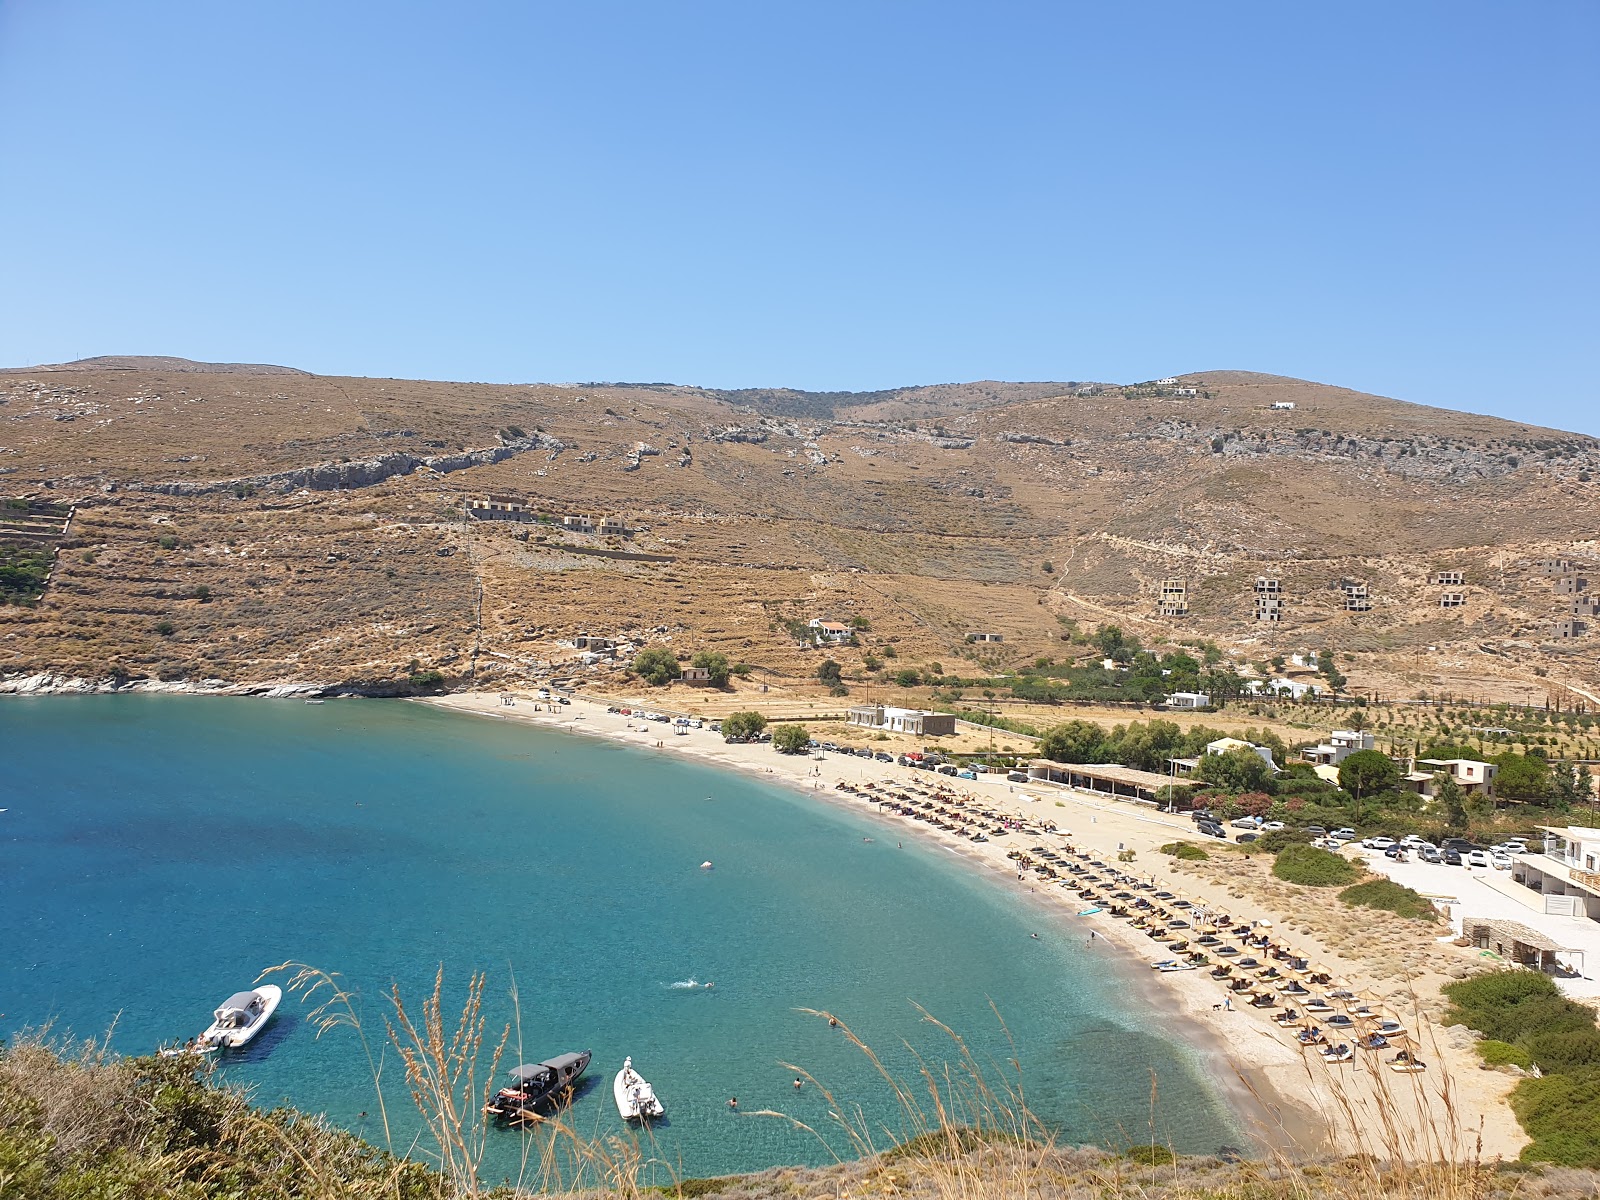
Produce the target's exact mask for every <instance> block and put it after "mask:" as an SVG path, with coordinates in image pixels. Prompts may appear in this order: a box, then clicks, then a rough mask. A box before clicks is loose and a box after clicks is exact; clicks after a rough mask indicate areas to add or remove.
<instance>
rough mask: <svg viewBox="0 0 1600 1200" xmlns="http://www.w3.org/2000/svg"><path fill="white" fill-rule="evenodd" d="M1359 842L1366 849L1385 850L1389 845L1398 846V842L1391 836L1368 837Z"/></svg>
mask: <svg viewBox="0 0 1600 1200" xmlns="http://www.w3.org/2000/svg"><path fill="white" fill-rule="evenodd" d="M1361 844H1362V845H1363V846H1364V847H1366V848H1367V849H1368V850H1387V849H1388V848H1389V847H1390V846H1398V845H1399V844H1400V843H1399V842H1397V841H1395V840H1394V839H1393V838H1392V837H1370V838H1368V839H1367V840H1366V841H1364V842H1362V843H1361Z"/></svg>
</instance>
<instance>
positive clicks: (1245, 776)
mask: <svg viewBox="0 0 1600 1200" xmlns="http://www.w3.org/2000/svg"><path fill="white" fill-rule="evenodd" d="M1195 774H1196V775H1198V776H1199V777H1200V778H1201V779H1204V780H1205V781H1206V782H1207V783H1214V784H1216V785H1217V786H1218V787H1222V788H1226V789H1227V790H1228V791H1230V792H1259V791H1261V790H1262V789H1263V788H1265V787H1266V786H1267V783H1268V781H1269V780H1270V779H1271V778H1272V772H1271V769H1270V768H1269V767H1268V766H1267V764H1266V762H1265V761H1264V760H1263V759H1262V757H1261V756H1260V755H1259V754H1257V753H1256V752H1255V751H1254V750H1252V749H1250V748H1249V747H1248V746H1235V747H1234V748H1233V749H1232V750H1225V751H1223V753H1221V754H1202V755H1201V756H1200V764H1199V766H1197V767H1196V768H1195Z"/></svg>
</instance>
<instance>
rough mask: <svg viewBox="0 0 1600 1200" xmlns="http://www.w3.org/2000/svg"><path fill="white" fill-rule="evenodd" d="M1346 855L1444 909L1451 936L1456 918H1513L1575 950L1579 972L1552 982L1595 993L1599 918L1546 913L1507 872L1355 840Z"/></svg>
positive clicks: (1580, 993)
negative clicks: (1392, 852) (1403, 857)
mask: <svg viewBox="0 0 1600 1200" xmlns="http://www.w3.org/2000/svg"><path fill="white" fill-rule="evenodd" d="M1346 853H1347V854H1348V855H1350V856H1351V857H1355V856H1357V855H1359V856H1360V857H1362V858H1364V859H1365V860H1366V862H1367V866H1368V867H1369V868H1371V869H1372V870H1373V871H1375V872H1377V873H1379V874H1381V875H1385V876H1387V877H1388V878H1390V879H1392V880H1394V881H1395V882H1396V883H1399V884H1404V885H1405V886H1406V887H1408V888H1411V889H1412V890H1413V891H1416V892H1420V893H1421V894H1422V895H1424V896H1426V897H1428V898H1429V899H1430V900H1433V901H1434V902H1435V903H1436V904H1438V905H1439V906H1441V907H1447V908H1448V911H1449V915H1450V926H1451V931H1452V935H1453V936H1459V935H1460V933H1461V921H1462V918H1463V917H1469V916H1470V917H1479V918H1486V919H1488V920H1494V921H1515V922H1517V923H1519V924H1522V925H1526V926H1527V927H1528V928H1530V929H1533V930H1537V931H1538V932H1539V933H1542V934H1544V935H1545V936H1547V937H1549V938H1551V939H1552V940H1553V941H1555V942H1558V943H1560V944H1561V945H1562V946H1570V947H1572V948H1574V949H1576V950H1581V951H1582V952H1583V956H1582V957H1581V958H1576V959H1574V960H1573V961H1574V965H1575V966H1577V967H1578V968H1579V969H1581V970H1582V971H1583V974H1582V975H1581V976H1579V977H1576V978H1557V980H1556V982H1557V984H1558V985H1559V986H1560V988H1561V990H1562V991H1563V992H1565V993H1566V994H1567V995H1569V996H1574V997H1595V996H1600V979H1597V978H1595V975H1596V972H1597V971H1600V921H1591V920H1590V919H1589V918H1587V917H1568V916H1558V915H1555V914H1551V913H1546V912H1545V911H1544V897H1543V896H1541V895H1540V894H1539V893H1538V892H1535V891H1534V890H1533V889H1531V888H1525V887H1523V886H1522V885H1521V884H1519V883H1516V882H1514V881H1513V880H1512V878H1511V873H1510V872H1509V871H1497V870H1494V869H1493V868H1484V867H1447V866H1444V865H1443V864H1436V863H1425V862H1419V861H1417V860H1416V859H1412V860H1410V861H1409V862H1396V861H1395V860H1394V859H1391V858H1385V857H1384V856H1383V852H1382V851H1380V850H1363V849H1361V847H1360V844H1359V843H1354V844H1352V845H1351V846H1349V847H1348V848H1347V850H1346ZM1524 894H1525V895H1524Z"/></svg>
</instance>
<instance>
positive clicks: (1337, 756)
mask: <svg viewBox="0 0 1600 1200" xmlns="http://www.w3.org/2000/svg"><path fill="white" fill-rule="evenodd" d="M1375 745H1376V743H1375V742H1374V741H1373V738H1372V735H1371V734H1370V733H1367V732H1366V731H1364V730H1363V731H1361V732H1357V731H1356V730H1354V729H1335V730H1334V731H1333V732H1332V733H1330V734H1329V735H1328V740H1327V741H1325V742H1322V743H1320V744H1319V745H1316V746H1312V747H1310V748H1308V749H1306V750H1302V751H1301V752H1300V757H1301V758H1302V759H1304V760H1305V761H1306V762H1308V763H1315V764H1317V765H1318V766H1325V767H1337V766H1338V765H1339V764H1340V763H1342V762H1343V761H1344V760H1345V759H1347V758H1349V757H1350V756H1351V755H1352V754H1354V753H1356V752H1357V751H1358V750H1371V749H1372V748H1373V747H1374V746H1375Z"/></svg>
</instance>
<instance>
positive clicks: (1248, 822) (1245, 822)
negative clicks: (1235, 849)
mask: <svg viewBox="0 0 1600 1200" xmlns="http://www.w3.org/2000/svg"><path fill="white" fill-rule="evenodd" d="M1233 827H1234V828H1235V829H1259V828H1261V818H1260V817H1240V818H1239V819H1238V820H1237V821H1234V822H1233Z"/></svg>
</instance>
